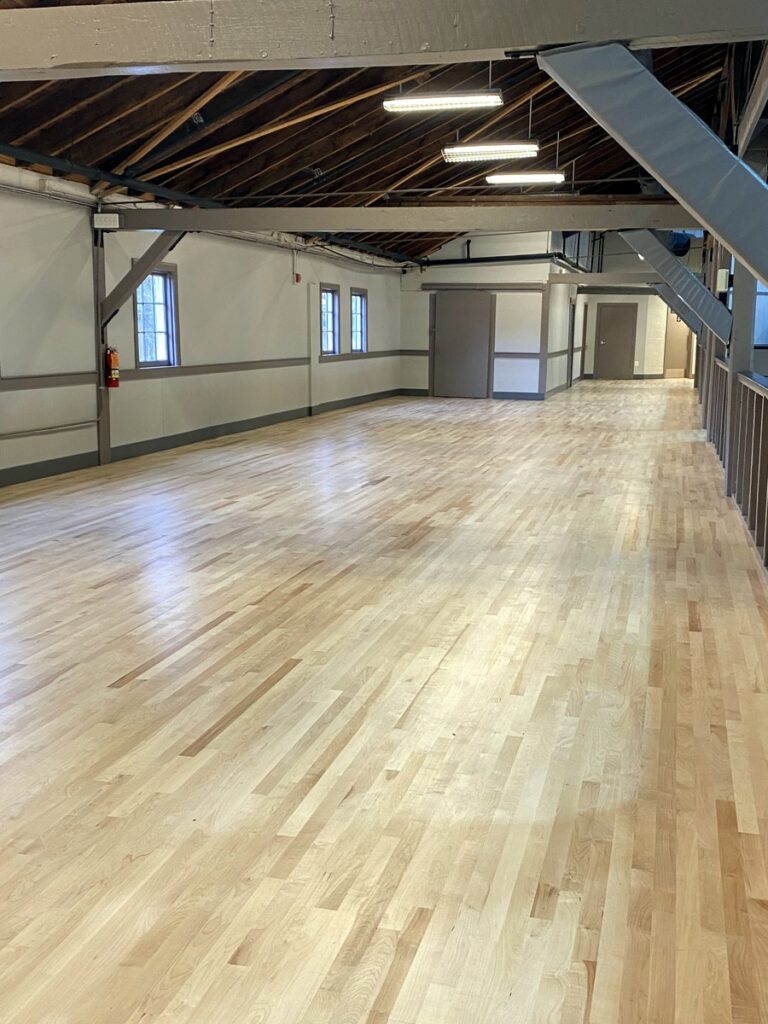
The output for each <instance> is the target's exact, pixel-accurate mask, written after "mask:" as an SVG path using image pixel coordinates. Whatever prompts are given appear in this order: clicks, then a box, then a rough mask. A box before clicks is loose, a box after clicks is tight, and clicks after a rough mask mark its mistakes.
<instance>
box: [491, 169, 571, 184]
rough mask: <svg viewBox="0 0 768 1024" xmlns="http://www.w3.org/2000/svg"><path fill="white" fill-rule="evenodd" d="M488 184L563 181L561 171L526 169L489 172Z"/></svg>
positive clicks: (554, 182) (553, 182)
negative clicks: (508, 171)
mask: <svg viewBox="0 0 768 1024" xmlns="http://www.w3.org/2000/svg"><path fill="white" fill-rule="evenodd" d="M485 180H486V181H487V182H488V184H489V185H560V184H562V183H563V182H564V181H565V175H564V174H563V173H562V171H528V172H527V173H526V172H523V173H521V174H489V175H488V177H487V178H486V179H485Z"/></svg>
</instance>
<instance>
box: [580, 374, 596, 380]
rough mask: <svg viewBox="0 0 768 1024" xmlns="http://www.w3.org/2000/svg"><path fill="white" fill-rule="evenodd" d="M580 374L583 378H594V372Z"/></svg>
mask: <svg viewBox="0 0 768 1024" xmlns="http://www.w3.org/2000/svg"><path fill="white" fill-rule="evenodd" d="M581 376H582V377H583V378H584V380H594V379H595V375H594V373H582V375H581Z"/></svg>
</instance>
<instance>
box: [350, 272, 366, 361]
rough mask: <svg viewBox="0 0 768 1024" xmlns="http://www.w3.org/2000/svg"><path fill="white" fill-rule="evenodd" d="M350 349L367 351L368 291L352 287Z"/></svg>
mask: <svg viewBox="0 0 768 1024" xmlns="http://www.w3.org/2000/svg"><path fill="white" fill-rule="evenodd" d="M351 294H352V304H351V311H352V351H353V352H367V351H368V292H366V291H364V290H363V289H362V288H353V289H352V293H351Z"/></svg>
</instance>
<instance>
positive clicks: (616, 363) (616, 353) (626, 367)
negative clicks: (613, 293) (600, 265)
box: [595, 302, 637, 380]
mask: <svg viewBox="0 0 768 1024" xmlns="http://www.w3.org/2000/svg"><path fill="white" fill-rule="evenodd" d="M636 336H637V303H635V302H599V303H598V305H597V331H596V334H595V378H596V379H599V380H632V378H633V377H634V375H635V338H636Z"/></svg>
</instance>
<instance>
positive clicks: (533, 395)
mask: <svg viewBox="0 0 768 1024" xmlns="http://www.w3.org/2000/svg"><path fill="white" fill-rule="evenodd" d="M493 397H494V398H501V399H503V400H506V401H514V402H543V401H544V399H545V398H546V397H547V396H546V395H543V394H541V392H535V391H494V392H493Z"/></svg>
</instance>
